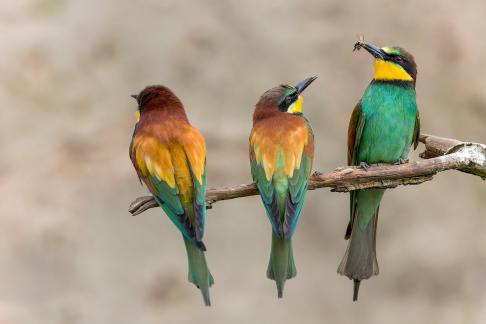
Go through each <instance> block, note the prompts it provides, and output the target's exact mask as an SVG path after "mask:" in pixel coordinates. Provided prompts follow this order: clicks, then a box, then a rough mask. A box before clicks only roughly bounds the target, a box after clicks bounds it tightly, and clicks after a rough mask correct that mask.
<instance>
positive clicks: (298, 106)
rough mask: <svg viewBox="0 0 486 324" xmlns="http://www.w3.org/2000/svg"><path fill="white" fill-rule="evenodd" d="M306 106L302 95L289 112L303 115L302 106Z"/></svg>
mask: <svg viewBox="0 0 486 324" xmlns="http://www.w3.org/2000/svg"><path fill="white" fill-rule="evenodd" d="M303 104H304V97H303V96H302V95H299V97H298V98H297V100H295V102H294V103H293V104H292V105H290V107H289V109H287V112H288V113H289V114H301V113H302V105H303Z"/></svg>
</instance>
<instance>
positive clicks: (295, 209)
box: [282, 151, 312, 239]
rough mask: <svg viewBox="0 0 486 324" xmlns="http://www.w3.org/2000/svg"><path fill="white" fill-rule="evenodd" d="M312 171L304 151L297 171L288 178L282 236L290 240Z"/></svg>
mask: <svg viewBox="0 0 486 324" xmlns="http://www.w3.org/2000/svg"><path fill="white" fill-rule="evenodd" d="M311 170H312V157H310V156H308V155H307V154H306V152H305V151H304V152H303V153H302V160H301V163H300V167H299V169H296V170H294V174H293V176H292V177H291V178H289V180H288V181H289V195H288V197H287V202H286V205H285V219H284V223H283V229H282V230H283V231H282V232H283V233H282V234H283V235H284V237H285V238H286V239H290V238H291V237H292V235H293V234H294V232H295V229H296V228H297V224H298V222H299V219H300V215H301V213H302V208H303V207H304V200H305V195H306V193H307V186H308V184H309V175H310V173H311Z"/></svg>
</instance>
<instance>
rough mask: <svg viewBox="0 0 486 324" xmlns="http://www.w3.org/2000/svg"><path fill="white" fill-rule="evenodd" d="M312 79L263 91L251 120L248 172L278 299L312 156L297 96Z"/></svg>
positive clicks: (290, 271) (291, 270) (289, 267)
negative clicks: (268, 240)
mask: <svg viewBox="0 0 486 324" xmlns="http://www.w3.org/2000/svg"><path fill="white" fill-rule="evenodd" d="M314 80H315V77H314V78H308V79H306V80H304V81H302V82H301V83H299V84H298V85H297V86H295V87H292V86H289V85H281V86H278V87H275V88H273V89H270V90H268V91H267V92H265V93H264V94H263V95H262V97H261V98H260V100H259V101H258V103H257V105H256V108H255V113H254V115H253V129H252V132H251V135H250V165H251V173H252V176H253V180H254V181H255V183H256V185H257V187H258V190H259V192H260V197H261V199H262V202H263V205H264V207H265V210H266V214H267V217H268V219H269V221H270V223H271V225H272V248H271V252H270V260H269V263H268V268H267V277H268V278H270V279H272V280H275V283H276V285H277V294H278V297H279V298H281V297H282V296H283V289H284V284H285V282H286V280H287V279H290V278H293V277H295V275H296V273H297V271H296V267H295V262H294V256H293V250H292V236H293V234H294V232H295V230H296V227H297V224H298V222H299V218H300V215H301V212H302V207H303V205H304V200H305V195H306V192H307V186H308V179H309V176H310V173H311V170H312V159H313V154H314V134H313V132H312V128H311V127H310V124H309V122H308V120H307V119H306V118H305V117H304V116H303V115H302V102H303V97H302V95H301V92H302V91H303V90H304V89H305V88H306V87H307V86H308V85H309V84H310V83H311V82H312V81H314Z"/></svg>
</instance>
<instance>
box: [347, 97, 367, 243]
mask: <svg viewBox="0 0 486 324" xmlns="http://www.w3.org/2000/svg"><path fill="white" fill-rule="evenodd" d="M364 125H365V118H364V116H363V112H362V110H361V102H358V104H357V105H356V106H355V107H354V110H353V113H352V115H351V119H350V120H349V126H348V165H357V164H358V161H357V159H358V150H359V143H360V141H361V134H362V133H363V128H364ZM356 195H357V192H356V191H351V193H350V195H349V198H350V200H349V207H350V208H349V211H350V215H349V224H348V227H347V229H346V234H345V235H344V238H345V239H349V237H350V236H351V230H352V228H353V221H354V216H355V214H356Z"/></svg>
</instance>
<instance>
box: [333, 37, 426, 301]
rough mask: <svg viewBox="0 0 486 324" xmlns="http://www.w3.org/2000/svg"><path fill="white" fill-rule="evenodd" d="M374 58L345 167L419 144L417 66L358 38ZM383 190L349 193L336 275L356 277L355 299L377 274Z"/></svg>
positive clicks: (386, 159)
mask: <svg viewBox="0 0 486 324" xmlns="http://www.w3.org/2000/svg"><path fill="white" fill-rule="evenodd" d="M361 47H363V48H364V49H366V50H367V51H368V52H369V53H370V54H371V55H373V57H374V60H375V74H374V78H373V80H372V81H371V83H370V84H369V86H368V88H367V89H366V90H365V93H364V95H363V97H362V98H361V100H360V102H358V104H357V105H356V107H355V108H354V110H353V113H352V115H351V120H350V121H349V128H348V165H359V166H361V167H363V168H366V167H367V166H368V165H369V164H375V163H389V164H400V163H405V162H406V161H408V153H409V151H410V147H411V145H412V144H413V145H414V148H416V147H417V144H418V137H419V132H420V119H419V113H418V109H417V103H416V97H415V82H416V80H417V66H416V64H415V60H414V58H413V56H412V55H411V54H410V53H408V52H407V51H405V50H404V49H403V48H401V47H383V48H379V47H377V46H375V45H373V44H369V43H365V42H358V43H357V44H356V45H355V49H358V50H359V49H360V48H361ZM384 192H385V190H384V189H365V190H356V191H352V192H351V195H350V221H349V225H348V228H347V230H346V234H345V238H346V239H349V243H348V247H347V250H346V253H345V255H344V258H343V260H342V261H341V264H340V265H339V268H338V273H340V274H341V275H346V276H347V277H348V278H350V279H352V280H353V281H354V291H353V301H356V300H357V299H358V291H359V284H360V282H361V280H363V279H368V278H370V277H371V276H374V275H378V262H377V259H376V226H377V222H378V211H379V209H380V201H381V198H382V197H383V193H384Z"/></svg>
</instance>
